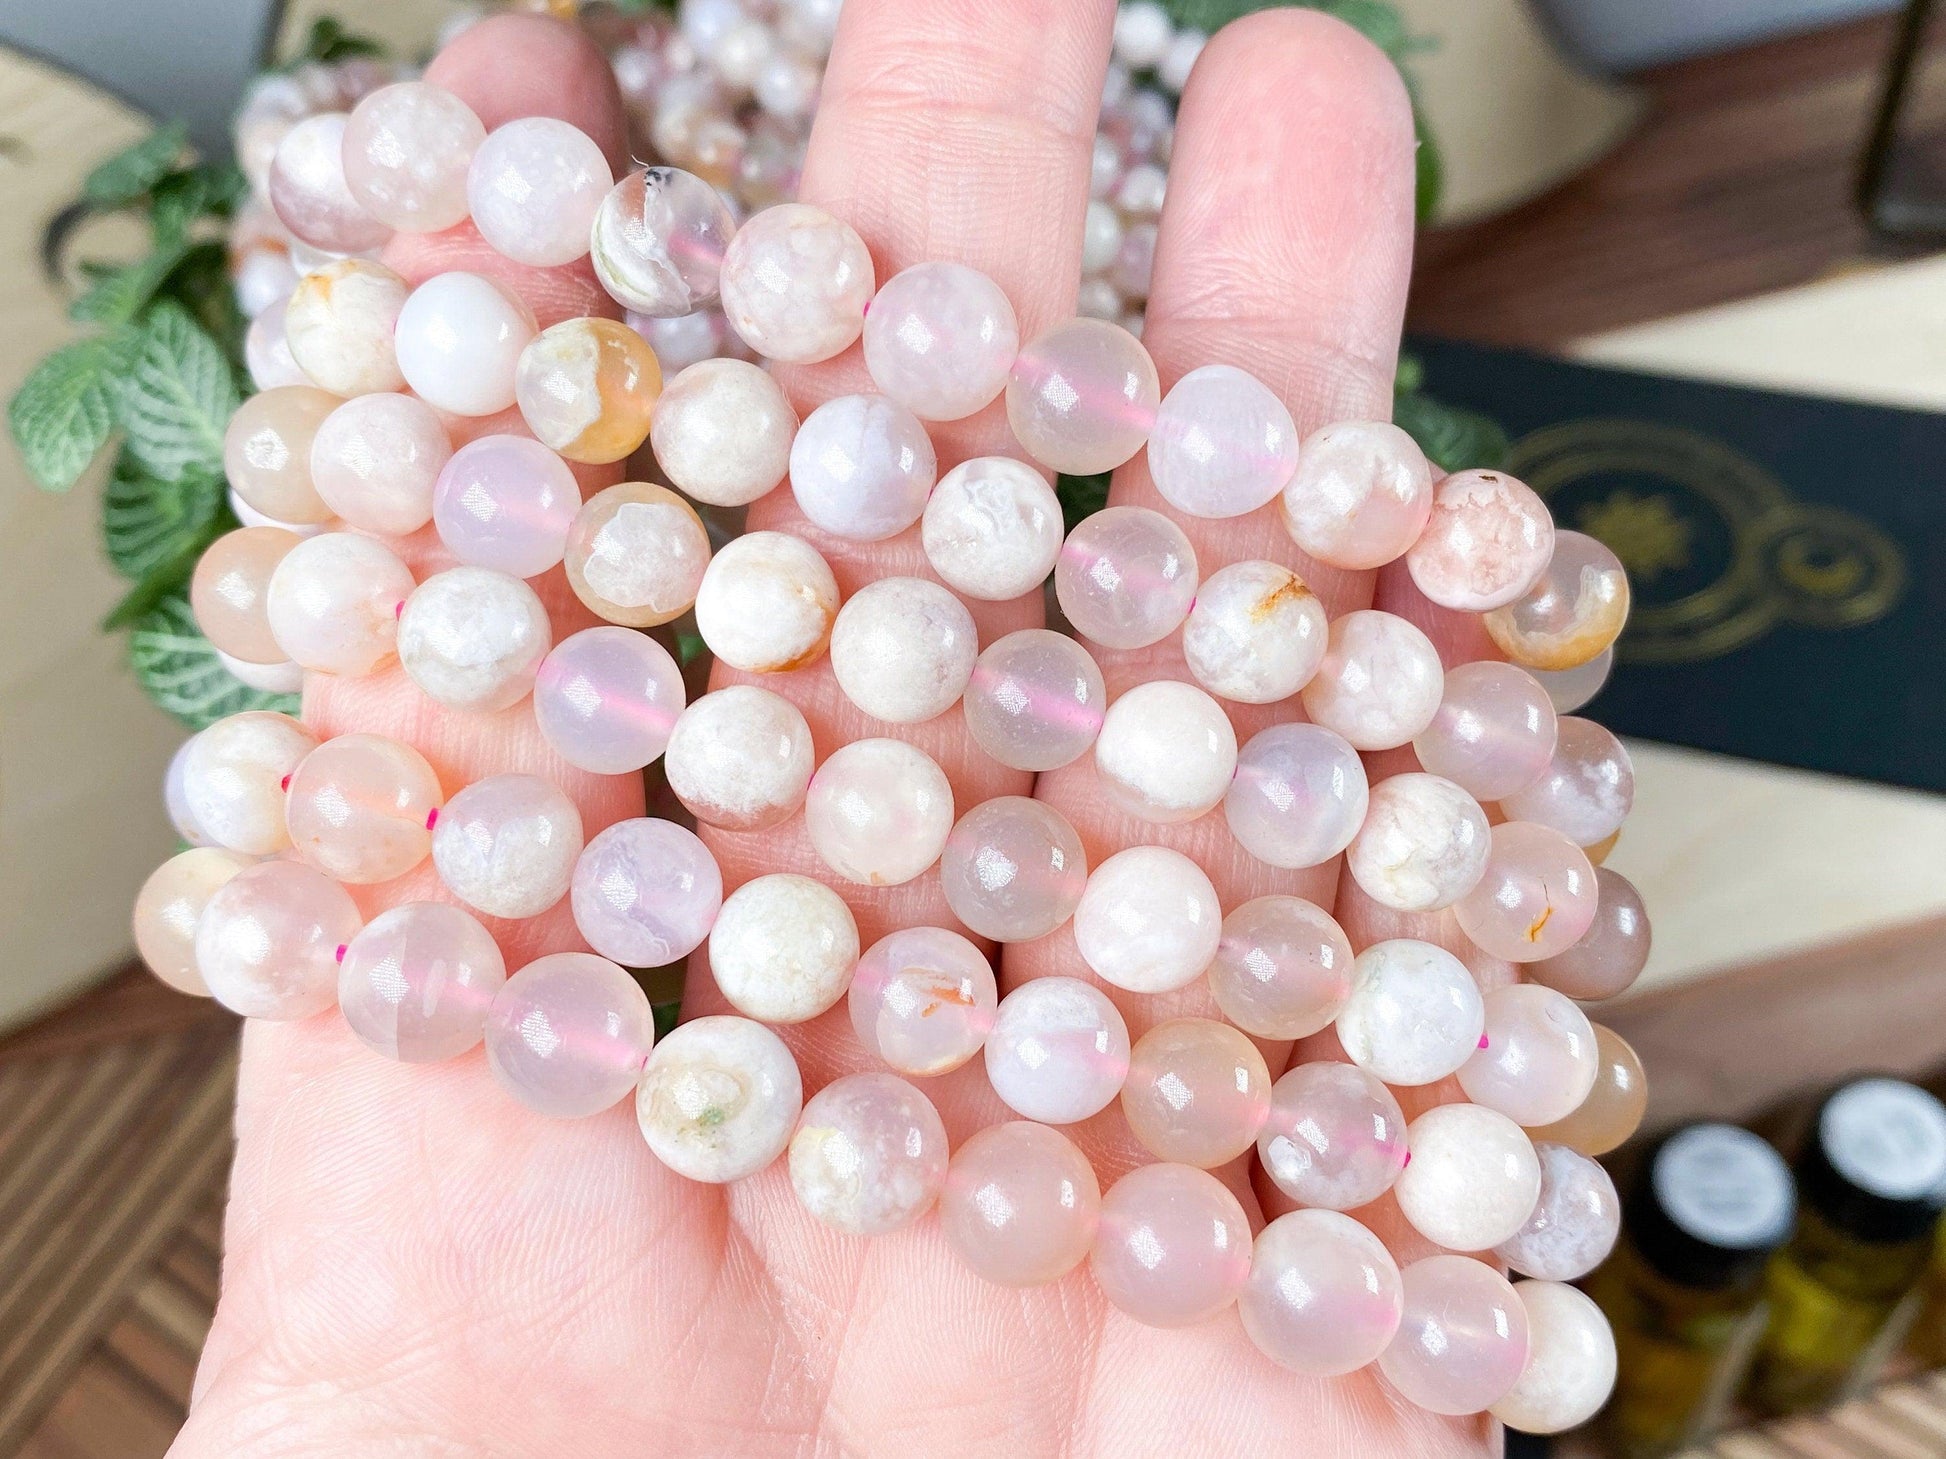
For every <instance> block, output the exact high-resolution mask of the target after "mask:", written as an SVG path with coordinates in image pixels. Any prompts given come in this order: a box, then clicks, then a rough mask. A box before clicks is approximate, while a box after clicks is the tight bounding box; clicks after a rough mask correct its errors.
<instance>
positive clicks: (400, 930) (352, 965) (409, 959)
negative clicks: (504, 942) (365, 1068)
mask: <svg viewBox="0 0 1946 1459" xmlns="http://www.w3.org/2000/svg"><path fill="white" fill-rule="evenodd" d="M506 981H507V965H506V962H505V960H504V959H503V958H502V957H501V956H500V948H499V945H498V944H497V943H495V942H494V940H493V936H492V934H490V933H489V932H488V931H487V930H486V928H484V927H482V926H481V925H480V924H479V923H478V922H477V921H475V920H474V919H473V918H472V917H470V916H468V915H467V914H466V913H465V912H462V911H461V910H460V909H459V908H458V907H451V906H448V905H447V904H446V903H444V902H407V903H406V904H405V905H404V906H402V907H394V908H392V910H391V911H389V912H381V913H380V914H379V915H378V916H377V917H375V918H373V919H372V921H370V922H368V923H367V924H366V925H365V927H364V929H363V930H362V931H360V932H359V934H358V935H357V936H356V937H354V938H352V940H351V942H350V944H349V945H348V946H347V947H346V948H345V956H344V961H343V962H342V963H341V964H340V965H339V968H338V1007H339V1008H340V1009H341V1010H342V1011H343V1013H344V1015H345V1022H346V1023H347V1024H349V1025H350V1026H351V1031H352V1032H353V1033H355V1034H357V1035H358V1037H359V1038H361V1039H363V1040H364V1041H365V1043H366V1044H367V1045H369V1046H370V1047H372V1048H374V1049H376V1050H378V1052H379V1053H381V1054H383V1055H385V1057H386V1058H388V1059H398V1060H400V1061H401V1062H403V1063H407V1064H431V1063H437V1062H438V1061H439V1060H441V1059H455V1058H458V1057H459V1056H460V1055H461V1054H463V1053H465V1052H466V1051H467V1050H468V1049H470V1048H472V1047H473V1046H474V1045H475V1044H477V1043H479V1041H480V1040H481V1039H482V1038H483V1037H485V1035H486V1021H487V1010H488V1008H489V1007H490V1006H491V1005H492V1003H493V997H494V994H496V993H498V992H499V991H500V988H501V985H502V984H504V983H505V982H506Z"/></svg>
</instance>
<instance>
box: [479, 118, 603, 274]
mask: <svg viewBox="0 0 1946 1459" xmlns="http://www.w3.org/2000/svg"><path fill="white" fill-rule="evenodd" d="M614 185H615V174H614V173H613V172H612V171H610V170H609V166H608V159H607V158H605V157H604V156H602V152H601V148H600V147H598V146H596V145H595V142H594V139H593V138H591V137H590V136H589V135H588V134H587V133H586V132H583V131H582V130H581V129H580V128H579V127H575V126H572V125H570V124H569V123H567V122H564V121H560V120H558V119H557V118H555V117H521V118H519V119H518V120H516V121H511V122H508V123H507V124H506V125H505V126H502V127H497V128H495V129H494V130H493V131H492V132H490V133H488V134H487V139H486V140H485V141H484V142H482V143H480V145H479V149H478V150H477V151H475V152H474V154H473V164H472V166H471V167H470V168H468V170H467V174H466V201H467V205H468V207H469V208H470V209H471V211H472V214H473V222H474V225H475V226H476V227H477V228H478V229H479V230H480V236H481V237H482V238H484V239H486V241H487V242H488V243H489V244H490V245H492V247H493V248H494V249H495V250H496V251H498V252H499V253H501V254H504V255H505V256H506V257H508V258H510V259H512V260H514V262H516V263H525V264H532V265H535V266H536V267H542V268H545V267H551V266H554V265H558V264H564V263H573V262H574V261H575V260H576V259H577V258H580V257H581V256H582V255H583V254H585V253H587V251H588V240H589V236H590V233H591V230H592V229H593V227H594V222H595V214H596V212H597V211H599V210H600V208H601V203H602V199H603V198H605V197H607V196H608V190H609V189H610V188H612V187H613V186H614Z"/></svg>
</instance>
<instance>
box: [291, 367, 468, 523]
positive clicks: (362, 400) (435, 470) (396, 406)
mask: <svg viewBox="0 0 1946 1459" xmlns="http://www.w3.org/2000/svg"><path fill="white" fill-rule="evenodd" d="M452 455H453V447H452V443H451V442H450V441H449V440H448V439H447V436H446V428H445V426H443V425H442V424H440V420H439V417H438V415H436V414H435V413H434V412H433V409H432V407H431V406H429V405H427V404H426V403H425V402H424V401H423V400H419V399H417V398H416V397H414V396H411V395H396V394H389V393H384V392H380V393H378V394H373V395H361V396H359V397H358V398H357V399H356V400H347V401H346V402H345V403H344V404H343V405H341V406H339V407H338V408H337V409H336V410H334V411H332V412H331V414H330V415H328V416H326V417H325V419H324V423H323V424H322V425H320V426H319V427H318V429H317V434H316V435H315V436H314V437H312V440H311V482H312V485H313V486H314V487H315V488H316V490H317V494H318V496H319V498H320V499H321V500H322V501H323V502H324V504H325V506H327V507H328V508H330V509H331V510H332V511H333V512H335V513H337V514H338V515H339V516H340V517H342V518H344V519H345V521H346V522H347V523H349V524H350V525H351V526H354V527H358V528H362V529H363V530H364V531H367V532H377V533H380V534H381V535H383V536H388V537H403V536H405V535H406V534H407V533H409V532H416V531H418V530H419V529H420V528H421V527H423V526H425V525H426V523H427V522H429V521H431V520H432V494H433V485H434V483H435V482H437V481H438V480H439V473H440V472H441V471H442V470H444V469H445V466H446V463H447V462H448V461H449V460H451V459H452Z"/></svg>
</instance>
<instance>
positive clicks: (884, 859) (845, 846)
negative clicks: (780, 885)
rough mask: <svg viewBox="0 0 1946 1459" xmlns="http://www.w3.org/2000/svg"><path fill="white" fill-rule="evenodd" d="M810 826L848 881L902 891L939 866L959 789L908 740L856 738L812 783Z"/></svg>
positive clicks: (822, 852)
mask: <svg viewBox="0 0 1946 1459" xmlns="http://www.w3.org/2000/svg"><path fill="white" fill-rule="evenodd" d="M804 828H805V831H806V832H807V833H808V834H809V836H810V838H811V845H812V846H813V847H814V848H815V849H816V851H817V853H818V855H819V857H820V858H821V859H822V860H823V861H824V864H825V865H826V866H828V867H830V868H831V869H832V870H833V871H835V872H836V873H837V874H838V875H839V876H841V877H843V878H844V879H845V880H846V881H852V882H858V883H860V884H861V885H864V886H871V887H893V886H900V885H902V884H903V883H905V882H909V881H911V880H912V879H913V878H914V877H916V876H920V875H922V874H923V873H925V872H926V871H927V870H928V869H929V868H930V867H931V866H932V864H933V863H934V862H935V861H937V860H939V853H940V852H941V851H943V850H944V849H945V847H946V837H947V836H948V835H949V834H950V833H951V831H952V829H953V788H952V786H951V785H950V784H948V783H947V780H946V772H945V771H943V770H941V769H940V768H939V765H938V763H937V762H936V761H934V759H933V758H932V756H930V755H928V754H927V753H926V752H925V751H924V750H921V749H919V748H918V747H916V746H914V745H908V744H907V743H905V741H903V740H887V739H873V740H854V741H853V742H852V743H851V744H849V745H846V746H844V747H843V748H841V749H838V750H834V751H833V752H832V753H831V754H830V755H829V756H828V757H826V759H825V762H824V763H823V764H822V765H820V766H818V768H817V772H816V773H815V774H814V775H812V777H811V785H810V789H809V790H808V791H807V792H806V794H805V797H804Z"/></svg>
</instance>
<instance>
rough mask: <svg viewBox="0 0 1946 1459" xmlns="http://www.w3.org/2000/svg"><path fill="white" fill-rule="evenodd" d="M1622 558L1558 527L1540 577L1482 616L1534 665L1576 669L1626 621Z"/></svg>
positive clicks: (1512, 652) (1505, 647) (1495, 635)
mask: <svg viewBox="0 0 1946 1459" xmlns="http://www.w3.org/2000/svg"><path fill="white" fill-rule="evenodd" d="M1628 602H1629V592H1628V574H1627V573H1626V572H1624V571H1623V570H1622V564H1621V559H1620V558H1618V557H1616V556H1615V554H1614V553H1613V552H1610V551H1609V550H1608V549H1607V548H1606V547H1604V546H1603V545H1602V544H1601V543H1599V542H1597V541H1596V540H1595V539H1594V538H1592V537H1590V536H1588V535H1587V534H1586V533H1585V532H1556V533H1555V534H1554V556H1553V557H1552V558H1551V559H1550V560H1549V562H1548V564H1547V571H1546V572H1544V573H1542V574H1541V576H1540V581H1538V582H1537V583H1535V584H1534V586H1533V587H1531V588H1529V589H1528V590H1527V592H1526V594H1525V595H1523V596H1522V597H1519V598H1516V599H1515V600H1514V601H1513V602H1511V603H1509V604H1507V606H1506V607H1504V608H1495V609H1494V610H1493V611H1492V612H1491V613H1488V614H1487V615H1486V617H1485V618H1484V619H1483V620H1482V621H1483V622H1484V623H1485V625H1486V630H1487V636H1488V637H1490V638H1491V639H1492V640H1493V641H1494V643H1495V644H1496V645H1497V646H1498V647H1499V649H1500V652H1502V653H1504V654H1505V655H1506V656H1507V657H1508V658H1510V659H1512V660H1513V661H1514V662H1515V663H1517V664H1520V665H1523V666H1524V667H1526V668H1530V669H1549V670H1560V669H1572V668H1575V667H1577V666H1579V665H1581V664H1585V663H1587V662H1588V660H1590V659H1592V658H1594V657H1595V656H1596V655H1597V654H1599V653H1601V652H1602V651H1603V650H1604V649H1606V648H1608V647H1609V646H1610V645H1612V644H1613V643H1614V642H1615V640H1616V639H1617V638H1619V637H1621V633H1622V626H1623V625H1624V624H1625V623H1627V622H1628Z"/></svg>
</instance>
